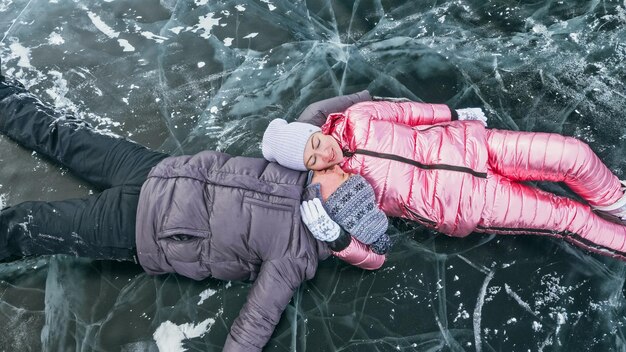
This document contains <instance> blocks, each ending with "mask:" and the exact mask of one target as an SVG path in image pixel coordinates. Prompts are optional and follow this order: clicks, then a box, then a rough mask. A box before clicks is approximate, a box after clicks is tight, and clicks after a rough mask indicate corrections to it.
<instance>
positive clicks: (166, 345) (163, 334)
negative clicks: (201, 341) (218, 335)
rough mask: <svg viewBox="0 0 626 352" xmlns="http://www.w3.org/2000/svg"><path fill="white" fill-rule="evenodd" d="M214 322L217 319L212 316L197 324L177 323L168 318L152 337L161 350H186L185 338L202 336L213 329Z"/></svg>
mask: <svg viewBox="0 0 626 352" xmlns="http://www.w3.org/2000/svg"><path fill="white" fill-rule="evenodd" d="M214 323H215V319H211V318H209V319H206V320H204V321H202V322H200V323H198V324H196V325H193V324H192V323H187V324H181V325H176V324H174V323H172V322H171V321H169V320H168V321H166V322H164V323H162V324H161V325H160V326H159V327H158V328H157V329H156V331H155V332H154V334H153V335H152V337H153V338H154V341H155V342H156V345H157V347H158V348H159V351H167V352H182V351H186V349H185V348H183V340H188V339H192V338H195V337H202V336H203V335H204V334H206V333H207V332H208V331H209V330H210V329H211V326H213V324H214Z"/></svg>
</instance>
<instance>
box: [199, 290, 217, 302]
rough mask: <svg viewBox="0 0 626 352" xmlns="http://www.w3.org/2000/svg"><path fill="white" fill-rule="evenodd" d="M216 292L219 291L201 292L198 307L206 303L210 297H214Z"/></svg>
mask: <svg viewBox="0 0 626 352" xmlns="http://www.w3.org/2000/svg"><path fill="white" fill-rule="evenodd" d="M216 292H217V291H215V290H212V289H210V288H209V289H206V290H204V291H202V292H200V302H198V305H201V304H202V303H204V301H205V300H206V299H207V298H209V297H211V296H213V295H214V294H215V293H216Z"/></svg>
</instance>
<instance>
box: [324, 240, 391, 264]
mask: <svg viewBox="0 0 626 352" xmlns="http://www.w3.org/2000/svg"><path fill="white" fill-rule="evenodd" d="M332 254H333V255H334V256H335V257H337V258H339V259H341V260H343V261H344V262H346V263H348V264H352V265H354V266H357V267H359V268H361V269H365V270H376V269H378V268H380V267H381V266H383V264H384V263H385V256H384V255H381V254H376V253H374V252H372V250H371V249H370V248H369V247H368V246H367V245H365V244H363V243H361V242H359V241H358V240H357V239H356V238H354V237H352V241H350V245H349V246H348V247H346V248H345V249H344V250H342V251H341V252H332Z"/></svg>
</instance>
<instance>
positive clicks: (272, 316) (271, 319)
mask: <svg viewBox="0 0 626 352" xmlns="http://www.w3.org/2000/svg"><path fill="white" fill-rule="evenodd" d="M305 272H306V260H304V259H303V260H302V261H298V260H290V259H284V260H279V261H266V262H264V263H263V264H262V266H261V270H260V272H259V276H258V277H257V279H256V280H255V282H254V284H253V285H252V289H251V290H250V293H249V294H248V299H247V301H246V303H245V304H244V306H243V308H241V311H240V312H239V316H238V317H237V318H236V319H235V321H234V322H233V325H232V326H231V328H230V333H229V334H228V337H227V338H226V343H225V344H224V349H223V351H225V352H235V351H261V350H262V349H263V346H265V344H267V341H268V340H269V339H270V337H271V336H272V333H273V332H274V328H275V327H276V324H278V321H279V320H280V316H281V315H282V313H283V311H284V310H285V307H287V304H289V301H290V300H291V297H292V296H293V294H294V292H295V291H296V289H297V288H298V286H300V284H301V283H302V282H303V281H304V280H305V277H306V276H305Z"/></svg>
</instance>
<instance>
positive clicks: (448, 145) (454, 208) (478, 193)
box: [322, 101, 487, 237]
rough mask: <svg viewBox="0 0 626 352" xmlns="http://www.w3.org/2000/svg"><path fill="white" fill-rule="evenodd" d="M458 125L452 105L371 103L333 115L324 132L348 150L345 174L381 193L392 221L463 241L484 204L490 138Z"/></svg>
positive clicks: (473, 126)
mask: <svg viewBox="0 0 626 352" xmlns="http://www.w3.org/2000/svg"><path fill="white" fill-rule="evenodd" d="M451 119H452V117H451V112H450V109H449V108H448V107H447V106H446V105H440V104H424V103H416V102H403V103H395V102H385V101H365V102H360V103H357V104H355V105H352V106H351V107H349V108H348V109H347V110H345V111H344V112H343V113H335V114H330V115H328V119H327V121H326V123H325V124H324V125H323V126H322V132H323V133H325V134H329V135H332V136H333V137H334V138H335V139H336V140H337V141H338V142H339V144H340V145H341V147H342V149H343V150H344V160H343V163H342V165H341V167H342V168H343V169H344V171H346V172H351V173H357V174H360V175H362V176H363V177H365V178H366V179H367V180H368V181H369V182H370V183H371V184H372V185H373V186H374V189H375V191H376V198H377V200H378V202H379V206H380V207H381V209H382V210H383V211H384V212H385V213H386V214H387V215H389V216H398V217H403V218H406V219H410V220H414V221H417V222H420V223H422V224H424V225H427V226H429V227H432V228H435V229H436V230H437V231H439V232H442V233H445V234H448V235H451V236H458V237H462V236H467V235H468V234H469V233H471V232H472V231H473V230H474V229H475V227H476V225H477V224H478V222H479V221H480V217H481V213H482V210H483V207H484V204H485V201H484V200H485V185H486V178H487V147H486V132H485V128H484V126H483V125H482V124H481V123H480V122H468V121H463V122H461V121H451ZM461 209H463V211H461Z"/></svg>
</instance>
